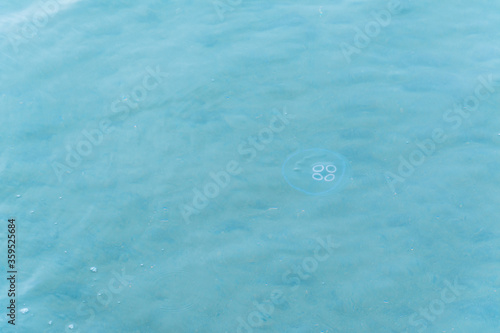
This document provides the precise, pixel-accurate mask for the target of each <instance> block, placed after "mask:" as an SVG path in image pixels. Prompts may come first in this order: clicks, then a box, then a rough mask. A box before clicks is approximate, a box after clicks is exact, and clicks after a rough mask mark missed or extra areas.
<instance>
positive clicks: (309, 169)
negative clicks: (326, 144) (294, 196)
mask: <svg viewBox="0 0 500 333" xmlns="http://www.w3.org/2000/svg"><path fill="white" fill-rule="evenodd" d="M281 171H282V173H283V177H284V178H285V180H286V182H287V183H288V184H289V185H290V186H291V187H293V188H294V189H296V190H299V191H301V192H304V193H306V194H309V195H323V194H329V193H331V192H334V191H336V190H339V189H340V188H341V186H342V185H343V184H344V183H345V180H346V179H347V178H348V175H349V163H348V161H347V159H346V158H345V157H344V156H342V155H340V154H338V153H335V152H333V151H330V150H326V149H321V148H313V149H305V150H300V151H298V152H296V153H294V154H292V155H290V156H289V157H288V158H287V159H286V160H285V163H283V167H282V170H281Z"/></svg>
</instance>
